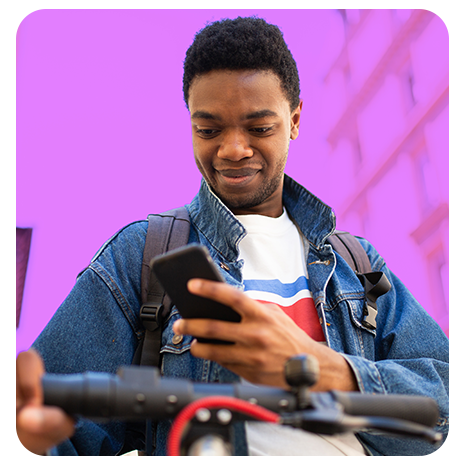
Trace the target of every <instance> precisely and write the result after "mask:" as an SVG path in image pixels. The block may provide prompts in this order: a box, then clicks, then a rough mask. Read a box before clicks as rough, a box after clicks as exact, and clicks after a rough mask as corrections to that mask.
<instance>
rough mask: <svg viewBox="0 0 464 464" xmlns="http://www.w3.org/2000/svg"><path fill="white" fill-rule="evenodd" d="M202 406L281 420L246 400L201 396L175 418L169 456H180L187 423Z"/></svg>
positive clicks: (257, 417) (262, 418)
mask: <svg viewBox="0 0 464 464" xmlns="http://www.w3.org/2000/svg"><path fill="white" fill-rule="evenodd" d="M202 408H206V409H212V408H227V409H230V410H231V411H234V412H240V413H243V414H247V415H249V416H252V417H254V418H256V419H258V420H262V421H266V422H272V423H278V422H279V421H280V416H279V414H276V413H274V412H272V411H269V410H268V409H265V408H263V407H262V406H258V405H256V404H251V403H249V402H248V401H245V400H241V399H238V398H231V397H228V396H210V397H207V398H200V399H199V400H196V401H193V402H192V403H190V404H189V405H187V406H186V407H185V408H184V409H182V410H181V411H180V412H179V414H178V415H177V416H176V418H175V419H174V422H173V424H172V427H171V430H170V432H169V436H168V442H167V452H168V455H169V456H180V443H181V439H182V434H183V432H184V430H185V428H186V426H187V424H188V423H189V422H190V421H191V420H192V419H193V418H194V417H195V414H196V412H197V411H198V410H199V409H202Z"/></svg>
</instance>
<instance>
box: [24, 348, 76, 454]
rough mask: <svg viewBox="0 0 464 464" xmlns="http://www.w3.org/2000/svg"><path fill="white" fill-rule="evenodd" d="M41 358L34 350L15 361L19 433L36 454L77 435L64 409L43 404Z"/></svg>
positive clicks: (25, 443) (26, 446)
mask: <svg viewBox="0 0 464 464" xmlns="http://www.w3.org/2000/svg"><path fill="white" fill-rule="evenodd" d="M44 372H45V370H44V366H43V362H42V359H41V357H40V356H39V355H38V354H37V353H36V352H35V351H33V350H29V351H25V352H23V353H20V354H19V355H18V358H17V359H16V432H17V434H18V438H19V440H20V441H21V443H22V444H23V446H24V447H25V448H27V449H28V450H29V451H32V452H33V453H35V454H45V453H46V452H47V450H49V449H50V448H53V447H54V446H55V445H57V444H59V443H61V442H62V441H64V440H65V439H66V438H68V437H70V436H71V435H72V434H73V433H74V421H73V420H72V419H71V418H70V417H69V416H67V415H66V414H65V413H64V412H63V411H62V410H61V409H59V408H56V407H48V406H44V405H43V392H42V376H43V374H44Z"/></svg>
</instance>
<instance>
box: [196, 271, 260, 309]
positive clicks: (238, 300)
mask: <svg viewBox="0 0 464 464" xmlns="http://www.w3.org/2000/svg"><path fill="white" fill-rule="evenodd" d="M187 287H188V290H189V291H190V292H191V293H193V294H195V295H199V296H203V297H205V298H209V299H211V300H214V301H217V302H219V303H222V304H225V305H226V306H229V307H231V308H233V309H235V310H236V311H237V312H238V313H239V314H240V315H241V316H242V317H243V316H250V317H252V316H253V315H254V314H255V313H256V312H257V311H258V312H259V311H260V309H259V305H258V306H257V305H256V302H255V301H254V300H252V299H251V298H249V297H248V296H246V295H245V294H244V293H243V292H242V291H241V290H238V289H237V288H234V287H232V286H231V285H228V284H225V283H222V282H213V281H212V280H204V279H191V280H189V282H188V284H187Z"/></svg>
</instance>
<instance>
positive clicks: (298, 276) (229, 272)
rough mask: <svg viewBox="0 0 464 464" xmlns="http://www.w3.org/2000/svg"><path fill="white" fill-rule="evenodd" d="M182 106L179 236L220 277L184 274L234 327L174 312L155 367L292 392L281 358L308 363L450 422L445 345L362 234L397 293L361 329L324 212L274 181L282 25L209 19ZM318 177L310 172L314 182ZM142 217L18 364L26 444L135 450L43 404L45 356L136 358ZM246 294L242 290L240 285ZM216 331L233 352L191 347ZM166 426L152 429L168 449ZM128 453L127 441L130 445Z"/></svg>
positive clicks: (304, 440) (354, 444)
mask: <svg viewBox="0 0 464 464" xmlns="http://www.w3.org/2000/svg"><path fill="white" fill-rule="evenodd" d="M184 99H185V101H186V104H187V106H188V110H189V112H190V116H191V123H192V140H193V151H194V156H195V160H196V163H197V166H198V168H199V170H200V172H201V173H202V175H203V181H202V185H201V189H200V192H199V193H198V195H197V196H196V197H195V199H194V200H193V201H192V203H191V204H190V205H187V209H188V212H189V215H190V220H191V230H190V237H189V242H198V243H201V244H203V245H205V246H206V247H207V248H208V249H209V251H210V254H211V256H212V258H213V260H214V261H215V262H216V263H217V264H218V266H219V267H220V269H221V272H222V274H223V276H224V279H225V280H226V282H227V284H218V283H212V282H207V281H200V280H193V281H191V282H190V284H189V285H190V287H189V288H190V291H191V292H193V293H196V294H199V295H203V296H205V297H208V298H212V299H214V300H217V301H220V302H222V303H225V304H227V305H229V306H231V307H233V308H234V309H235V310H236V311H237V312H239V313H240V315H241V316H242V321H241V322H240V323H239V324H233V323H227V322H219V321H213V320H204V319H203V320H200V319H196V320H188V321H187V320H182V319H180V316H179V314H178V312H177V310H176V309H175V308H174V310H173V311H172V313H171V315H170V317H169V320H168V321H167V324H166V327H165V328H164V330H163V339H162V349H161V352H162V355H163V363H162V373H163V374H164V375H165V376H171V377H185V378H189V379H191V380H194V381H203V382H205V381H206V382H232V381H243V382H251V383H254V384H264V385H273V386H279V387H288V386H287V384H286V382H285V379H284V376H283V366H284V363H285V361H286V360H287V359H289V358H290V357H292V356H294V355H297V354H301V353H308V354H311V355H313V356H315V357H316V358H317V360H318V361H319V365H320V372H321V374H320V378H319V380H318V382H317V383H316V385H315V386H314V387H313V388H314V390H318V391H326V390H331V389H337V390H347V391H350V390H359V391H361V392H363V393H367V394H373V393H375V394H388V393H401V394H416V395H426V396H431V397H433V398H434V399H435V400H436V401H437V403H438V405H439V407H440V422H439V426H438V427H437V430H438V431H440V432H442V433H446V431H447V422H448V354H447V353H448V340H447V338H446V336H445V335H444V334H443V332H442V331H441V330H440V328H439V327H438V326H437V324H435V322H433V320H432V319H431V318H430V317H429V316H428V315H427V314H426V312H425V311H424V310H423V309H422V308H421V307H420V306H419V304H418V303H417V302H416V301H415V300H414V298H413V297H412V296H411V295H410V293H409V292H408V291H407V289H406V288H405V287H404V286H403V284H402V283H401V282H399V281H398V279H397V278H396V277H395V276H394V275H393V274H392V273H391V272H390V271H389V270H388V268H387V267H386V266H385V264H384V262H383V260H382V258H381V257H380V256H379V255H378V253H377V252H376V251H375V250H374V248H373V247H372V246H371V245H370V244H369V243H368V242H366V241H365V240H361V243H362V245H363V246H364V248H365V249H366V252H367V253H368V256H369V258H370V261H371V265H372V269H373V270H374V271H377V270H381V271H383V272H384V273H385V274H386V276H387V277H388V279H389V280H390V283H391V284H392V289H391V290H390V291H389V292H388V293H387V294H386V295H385V296H383V297H382V298H380V299H379V300H378V316H377V328H376V329H375V330H373V329H370V328H366V327H365V326H364V325H363V324H362V308H363V294H364V293H363V288H362V286H361V284H360V282H359V280H358V279H357V278H356V276H355V275H354V273H353V271H352V270H351V269H350V268H349V266H348V265H347V264H346V263H345V262H344V261H343V259H342V258H341V257H340V256H338V255H336V254H335V253H334V252H333V250H332V247H331V246H330V245H328V244H327V243H326V240H327V238H328V237H329V236H330V235H331V234H332V233H333V232H334V229H335V218H334V215H333V213H332V211H331V209H330V208H329V207H328V206H326V205H325V204H324V203H322V202H320V201H319V200H318V199H317V198H315V197H314V196H313V195H312V194H310V193H309V192H308V191H306V190H305V189H304V188H303V187H301V186H300V185H298V184H297V183H296V182H294V181H293V180H292V179H290V178H288V177H287V176H285V175H284V167H285V163H286V158H287V153H288V148H289V144H290V140H294V139H296V138H297V137H298V133H299V127H300V115H301V111H302V102H301V101H300V99H299V79H298V73H297V69H296V65H295V62H294V60H293V58H292V55H291V53H290V52H289V50H288V48H287V46H286V45H285V42H284V41H283V38H282V36H281V33H280V31H279V30H278V28H277V27H275V26H271V25H269V24H267V23H265V22H264V21H263V20H260V19H253V18H238V19H236V20H224V21H221V22H216V23H213V24H211V25H209V26H207V27H206V28H205V29H203V30H202V31H200V33H198V34H197V36H196V37H195V41H194V43H193V44H192V46H191V47H190V49H189V50H188V51H187V55H186V60H185V64H184ZM323 174H324V173H323V172H321V171H318V172H314V173H312V174H311V175H323ZM146 230H147V223H146V221H140V222H138V223H135V224H131V225H129V226H127V227H126V228H124V229H122V230H121V231H120V232H119V233H118V234H116V235H115V236H114V237H113V238H112V239H111V240H109V241H108V242H107V243H106V244H105V245H104V246H103V247H102V248H101V249H100V251H99V252H98V253H97V255H96V256H95V257H94V258H93V260H92V262H91V264H90V265H89V267H88V268H87V269H86V270H85V272H83V273H82V274H81V275H80V276H79V279H78V281H77V282H76V285H75V287H74V289H73V290H72V291H71V293H70V295H69V297H68V298H67V299H66V301H65V302H64V303H63V305H62V306H61V307H60V308H59V310H58V311H57V313H56V314H55V316H54V317H53V319H52V320H51V322H50V323H49V325H48V326H47V327H46V328H45V330H44V331H43V333H42V334H41V335H40V336H39V338H38V339H37V341H36V342H35V344H34V348H35V349H36V350H37V352H38V353H40V357H39V355H38V354H37V353H36V352H28V353H23V354H21V355H20V356H19V357H18V366H17V376H18V384H17V385H18V387H17V392H18V393H17V396H18V415H17V429H18V435H19V437H20V439H21V441H22V443H23V444H24V446H26V447H27V448H28V449H30V450H31V451H33V452H36V453H44V452H45V451H46V450H47V449H49V448H52V447H54V446H56V445H58V444H59V443H61V442H63V440H65V439H66V438H67V437H70V436H71V435H72V438H71V439H70V440H65V441H64V442H63V443H61V444H60V445H59V446H58V447H57V448H55V449H54V451H53V452H57V453H59V454H65V455H67V454H84V455H88V454H117V453H119V452H121V450H123V449H124V450H125V449H126V447H127V446H130V443H129V444H128V443H127V441H126V444H125V445H124V441H125V435H126V426H125V424H121V423H109V424H103V425H101V424H100V425H97V424H94V423H92V422H89V421H79V422H78V423H77V424H76V425H75V426H74V424H73V422H72V420H71V419H70V418H68V417H67V416H66V415H65V414H63V412H62V411H60V410H57V409H56V408H45V407H43V406H42V405H41V390H40V377H41V375H42V373H43V369H44V367H43V366H42V361H41V358H42V359H43V362H44V364H45V369H46V370H47V371H48V372H55V373H71V372H84V371H88V370H93V371H104V372H115V371H116V369H117V368H118V367H119V366H120V365H123V364H130V363H131V360H132V358H133V356H134V351H135V348H136V346H137V340H138V338H140V337H141V336H142V327H141V324H140V321H139V319H138V310H139V307H140V269H141V262H142V253H143V247H144V242H145V236H146ZM243 290H244V291H243ZM198 337H207V338H208V337H214V338H217V339H223V340H228V341H233V342H235V343H234V344H233V345H211V344H205V343H197V342H196V341H195V338H198ZM168 429H169V424H168V423H167V422H166V421H163V422H160V424H159V425H158V427H157V437H156V454H164V453H165V446H166V434H167V431H168ZM235 432H236V433H235V449H236V452H238V453H240V454H247V453H249V454H253V455H264V454H271V455H272V454H274V455H290V454H294V455H311V454H313V455H363V454H366V453H367V454H413V455H414V454H427V453H430V452H432V451H433V448H432V447H431V446H430V445H428V444H427V443H424V442H420V441H416V440H407V439H397V438H392V437H386V436H381V435H370V434H366V433H361V434H359V435H358V436H355V435H353V434H343V435H341V436H337V437H324V436H319V435H315V434H307V433H303V432H300V431H296V430H290V429H286V428H283V427H278V426H270V425H269V426H268V425H267V424H250V423H247V424H246V425H245V424H240V425H238V426H237V427H236V431H235ZM134 446H135V445H134Z"/></svg>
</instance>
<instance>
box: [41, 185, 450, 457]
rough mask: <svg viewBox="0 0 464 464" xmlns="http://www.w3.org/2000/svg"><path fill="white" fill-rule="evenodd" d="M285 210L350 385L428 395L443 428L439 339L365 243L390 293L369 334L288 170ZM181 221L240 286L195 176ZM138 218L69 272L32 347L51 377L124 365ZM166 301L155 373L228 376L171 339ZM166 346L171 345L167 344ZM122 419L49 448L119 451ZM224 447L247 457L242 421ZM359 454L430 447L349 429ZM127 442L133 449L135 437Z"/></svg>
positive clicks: (224, 216) (232, 255)
mask: <svg viewBox="0 0 464 464" xmlns="http://www.w3.org/2000/svg"><path fill="white" fill-rule="evenodd" d="M283 201H284V205H285V207H286V209H287V211H288V213H289V215H290V216H291V218H292V219H293V221H294V222H295V223H296V224H297V226H298V228H299V230H300V231H301V233H302V234H303V236H304V237H305V240H306V252H307V263H308V264H307V269H308V275H309V285H310V291H311V292H312V295H313V299H314V303H315V306H316V309H317V311H318V314H319V317H320V321H321V325H322V329H323V332H324V335H325V338H326V341H327V344H328V346H329V347H331V348H333V349H334V350H336V351H337V352H340V353H341V354H343V356H344V357H345V358H346V360H347V361H348V363H349V364H350V366H351V367H352V369H353V371H354V373H355V376H356V379H357V381H358V386H359V389H360V391H361V392H363V393H366V394H388V393H396V394H411V395H425V396H430V397H432V398H434V399H435V400H436V401H437V403H438V405H439V409H440V418H439V421H438V423H437V426H436V430H437V431H440V432H442V433H444V434H446V433H447V430H448V339H447V337H446V336H445V335H444V333H443V332H442V330H441V329H440V328H439V326H438V325H437V324H436V323H435V322H434V321H433V319H432V318H431V317H430V316H429V315H428V314H427V313H426V312H425V311H424V309H423V308H422V307H421V306H420V305H419V304H418V302H417V301H416V300H415V299H414V298H413V296H412V295H411V294H410V293H409V291H408V290H407V289H406V287H405V286H404V285H403V284H402V283H401V282H400V281H399V280H398V278H397V277H396V276H395V275H394V274H393V273H392V272H391V271H390V270H389V269H388V268H387V267H386V265H385V263H384V260H383V259H382V258H381V257H380V256H379V254H378V253H377V252H376V251H375V249H374V248H373V247H372V245H370V243H368V242H367V241H366V240H364V239H360V242H361V244H362V245H363V247H364V248H365V250H366V252H367V253H368V256H369V259H370V261H371V265H372V270H373V271H383V272H384V273H385V274H386V276H387V277H388V279H389V281H390V283H391V284H392V288H391V290H390V291H389V292H388V293H387V294H386V295H384V296H381V297H380V298H379V299H378V300H377V307H378V315H377V328H376V330H369V329H367V328H365V327H364V326H363V325H362V324H361V321H362V308H363V296H364V293H363V287H362V285H361V284H360V282H359V280H358V278H357V277H356V275H355V274H354V272H353V271H352V270H351V268H350V267H349V266H348V264H347V263H346V262H345V261H344V260H343V259H342V258H341V257H340V256H339V255H338V254H337V253H335V252H334V251H333V249H332V247H331V246H330V245H329V244H327V243H326V240H327V237H329V236H330V235H331V234H332V233H333V232H334V230H335V216H334V214H333V212H332V210H331V209H330V208H329V207H328V206H327V205H325V204H324V203H322V202H321V201H320V200H319V199H317V198H316V197H315V196H313V195H312V194H311V193H309V192H308V191H307V190H305V189H304V188H303V187H302V186H301V185H299V184H297V183H296V182H295V181H293V180H292V179H290V178H289V177H287V176H286V177H285V181H284V193H283ZM187 209H188V211H189V215H190V220H191V230H190V237H189V242H199V243H201V244H203V245H205V246H206V247H207V248H208V250H209V252H210V254H211V256H212V258H213V260H214V261H215V262H216V263H217V264H218V265H219V268H220V270H221V272H222V274H223V277H224V278H225V280H226V281H227V282H228V283H229V284H231V285H234V286H236V287H239V288H243V284H242V272H241V270H242V266H243V262H241V261H239V260H238V259H237V257H238V243H239V242H240V240H241V239H242V238H243V237H244V235H245V230H244V228H243V226H242V225H241V224H240V222H239V221H238V220H237V219H236V218H235V217H234V215H233V214H232V213H231V212H230V210H229V209H227V208H226V207H225V206H224V204H223V203H222V202H221V200H220V199H219V198H218V197H217V196H216V195H215V194H214V193H213V192H211V191H210V189H209V188H208V186H207V185H206V183H205V182H204V181H203V182H202V185H201V188H200V191H199V193H198V195H197V196H196V197H195V198H194V200H193V201H192V203H191V204H189V205H187ZM146 231H147V221H139V222H135V223H132V224H130V225H128V226H126V227H125V228H123V229H122V230H120V231H119V232H118V233H117V234H115V235H114V236H113V237H112V238H111V239H110V240H108V241H107V242H106V243H105V244H104V245H103V246H102V247H101V249H100V250H99V251H98V252H97V254H96V255H95V257H94V258H93V259H92V261H91V263H90V265H89V266H88V267H87V268H86V269H85V270H84V271H83V272H82V273H81V274H79V276H78V279H77V282H76V284H75V286H74V288H73V289H72V291H71V293H70V294H69V296H68V297H67V299H66V300H65V301H64V302H63V304H62V305H61V306H60V308H59V309H58V310H57V312H56V313H55V315H54V316H53V318H52V319H51V321H50V322H49V324H48V325H47V326H46V328H45V329H44V331H43V332H42V333H41V335H40V336H39V337H38V339H37V340H36V342H35V343H34V347H35V348H36V349H37V350H38V351H39V352H40V353H41V355H42V356H43V358H44V362H45V366H46V370H47V371H48V372H53V373H75V372H85V371H102V372H110V373H115V372H116V370H117V368H118V367H119V366H121V365H125V364H130V363H131V361H132V358H133V355H134V351H135V349H136V347H137V343H138V340H139V339H140V338H141V337H142V334H143V328H142V326H141V323H140V321H139V317H138V313H139V308H140V272H141V263H142V254H143V248H144V243H145V237H146ZM179 317H180V316H179V314H178V312H177V309H176V308H175V307H174V308H173V310H172V312H171V314H170V316H169V318H168V320H167V321H166V323H165V327H164V330H163V336H162V349H161V352H162V353H163V357H162V366H161V370H162V374H163V375H165V376H171V377H184V378H189V379H191V380H193V381H196V382H233V381H237V380H238V378H237V376H236V375H235V374H233V373H232V372H230V371H228V370H227V369H225V368H223V367H221V366H219V365H218V364H216V363H214V362H211V361H208V360H204V359H199V358H194V357H193V356H192V355H191V354H190V351H189V349H190V344H191V341H192V338H191V337H189V336H184V337H183V339H182V341H181V343H178V339H177V338H176V339H173V336H174V333H173V330H172V325H173V322H174V321H175V320H177V319H178V318H179ZM176 342H177V343H176ZM169 426H170V423H169V422H168V421H162V422H160V423H159V425H158V427H157V437H156V454H157V455H162V454H164V453H165V450H166V448H165V447H166V437H167V432H168V430H169ZM125 433H126V424H124V423H120V422H110V423H105V424H97V423H93V422H91V421H89V420H79V422H78V423H77V426H76V432H75V435H74V437H72V438H71V439H70V440H68V441H66V442H64V443H63V444H61V445H59V446H58V447H57V448H56V449H55V450H54V453H57V454H62V455H73V454H74V455H75V454H79V455H108V454H109V455H114V454H117V453H118V452H120V451H121V450H122V449H123V442H124V436H125ZM234 435H235V450H236V452H237V454H246V453H247V447H246V442H245V434H244V427H243V423H242V424H238V425H237V426H236V433H235V434H234ZM358 437H359V438H360V440H361V442H362V443H363V445H364V446H365V448H366V450H367V451H368V452H369V454H373V455H422V454H429V453H431V452H433V451H434V449H435V448H434V447H433V446H431V445H430V444H428V443H426V442H424V441H420V440H414V439H400V438H392V437H390V436H386V435H382V434H376V433H369V434H368V433H364V432H363V433H360V434H358ZM134 446H135V444H134Z"/></svg>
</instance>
